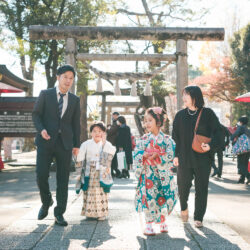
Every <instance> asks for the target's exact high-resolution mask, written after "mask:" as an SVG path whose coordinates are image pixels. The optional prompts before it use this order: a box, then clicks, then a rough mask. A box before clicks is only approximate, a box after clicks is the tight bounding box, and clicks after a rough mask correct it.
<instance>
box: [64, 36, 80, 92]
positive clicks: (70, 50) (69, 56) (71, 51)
mask: <svg viewBox="0 0 250 250" xmlns="http://www.w3.org/2000/svg"><path fill="white" fill-rule="evenodd" d="M76 53H77V50H76V39H74V38H67V40H66V58H65V61H66V64H70V65H72V66H73V67H74V69H75V71H76ZM70 92H71V93H73V94H75V93H76V86H75V81H74V83H73V85H72V87H71V89H70Z"/></svg>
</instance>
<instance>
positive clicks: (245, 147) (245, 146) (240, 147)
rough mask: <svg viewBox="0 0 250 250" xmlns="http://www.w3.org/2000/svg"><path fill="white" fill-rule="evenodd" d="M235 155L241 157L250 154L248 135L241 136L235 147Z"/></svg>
mask: <svg viewBox="0 0 250 250" xmlns="http://www.w3.org/2000/svg"><path fill="white" fill-rule="evenodd" d="M232 150H233V154H234V155H241V154H244V153H247V152H250V139H249V137H248V136H247V135H246V134H242V135H241V136H239V138H238V139H237V141H236V142H235V143H234V145H233V149H232Z"/></svg>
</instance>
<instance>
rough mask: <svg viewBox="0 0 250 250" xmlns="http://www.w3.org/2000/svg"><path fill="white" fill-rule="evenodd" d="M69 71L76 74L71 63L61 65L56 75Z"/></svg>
mask: <svg viewBox="0 0 250 250" xmlns="http://www.w3.org/2000/svg"><path fill="white" fill-rule="evenodd" d="M67 71H71V72H72V73H73V74H74V77H75V76H76V72H75V69H74V68H73V66H71V65H69V64H66V65H63V66H61V67H59V68H58V69H57V72H56V75H57V76H60V75H62V74H64V73H65V72H67Z"/></svg>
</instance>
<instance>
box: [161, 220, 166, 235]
mask: <svg viewBox="0 0 250 250" xmlns="http://www.w3.org/2000/svg"><path fill="white" fill-rule="evenodd" d="M160 231H161V233H168V225H167V224H166V223H165V222H164V223H162V224H161V225H160Z"/></svg>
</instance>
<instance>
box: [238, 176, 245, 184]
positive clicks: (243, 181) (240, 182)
mask: <svg viewBox="0 0 250 250" xmlns="http://www.w3.org/2000/svg"><path fill="white" fill-rule="evenodd" d="M237 183H239V184H244V183H245V177H240V179H239V180H238V182H237Z"/></svg>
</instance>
